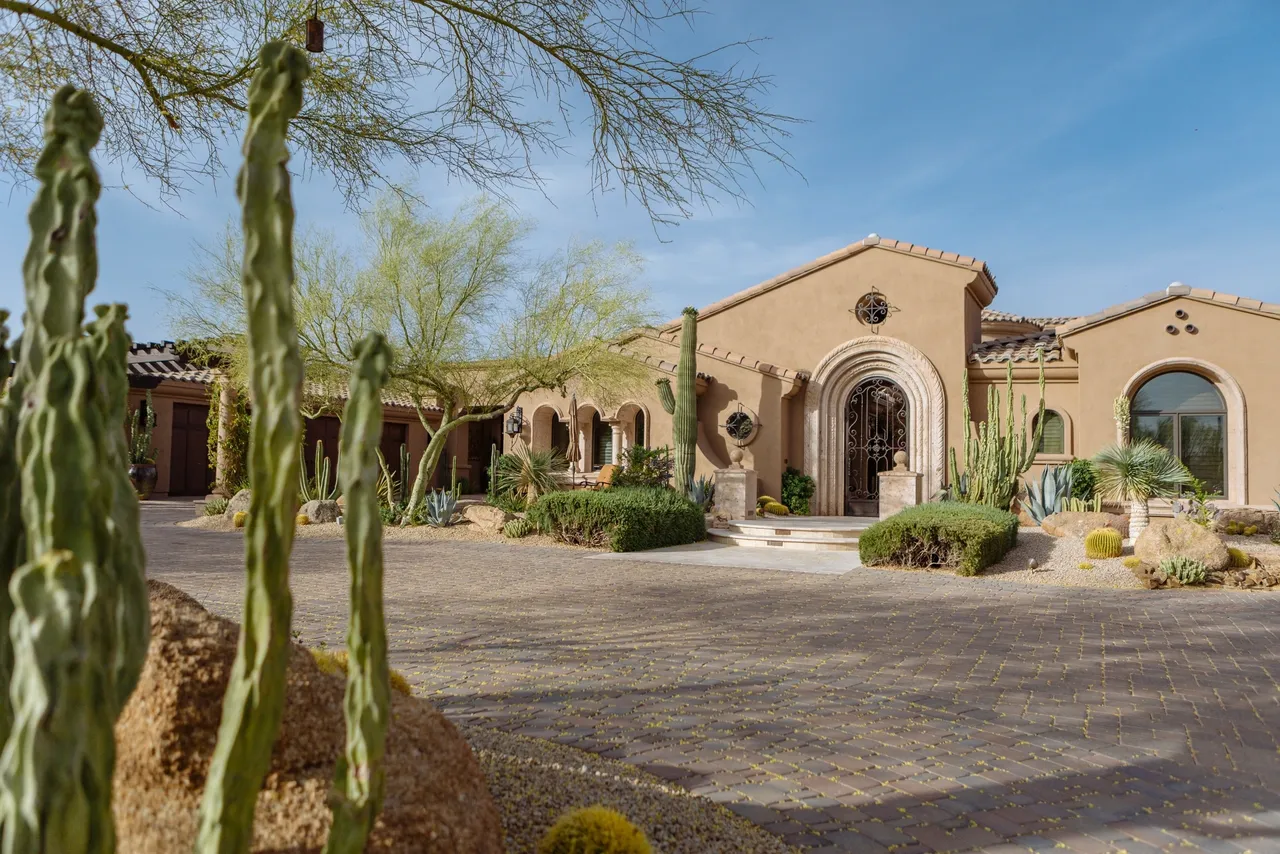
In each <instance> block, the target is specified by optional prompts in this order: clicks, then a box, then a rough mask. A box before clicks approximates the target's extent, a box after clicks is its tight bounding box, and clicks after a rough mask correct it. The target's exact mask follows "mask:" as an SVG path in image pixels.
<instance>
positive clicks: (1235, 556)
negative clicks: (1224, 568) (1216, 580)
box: [1227, 546, 1253, 569]
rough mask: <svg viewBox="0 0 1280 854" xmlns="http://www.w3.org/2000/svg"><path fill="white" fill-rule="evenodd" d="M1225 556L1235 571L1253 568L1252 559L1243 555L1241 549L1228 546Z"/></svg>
mask: <svg viewBox="0 0 1280 854" xmlns="http://www.w3.org/2000/svg"><path fill="white" fill-rule="evenodd" d="M1227 555H1228V556H1229V557H1230V558H1231V566H1232V567H1234V568H1235V569H1248V568H1249V567H1251V566H1253V558H1251V557H1249V555H1247V554H1245V552H1244V551H1243V550H1242V549H1238V548H1235V547H1234V546H1228V547H1227Z"/></svg>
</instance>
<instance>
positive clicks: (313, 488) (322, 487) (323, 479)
mask: <svg viewBox="0 0 1280 854" xmlns="http://www.w3.org/2000/svg"><path fill="white" fill-rule="evenodd" d="M304 460H305V457H303V449H302V446H301V445H299V446H298V494H299V495H300V496H301V497H302V503H304V504H305V503H306V502H308V501H315V500H319V501H332V500H334V499H335V498H337V497H338V484H337V482H336V481H334V479H333V469H332V467H331V464H330V462H329V458H328V457H327V456H325V453H324V439H316V448H315V460H314V461H313V462H312V469H311V470H312V471H314V472H315V477H307V466H306V463H305V461H304Z"/></svg>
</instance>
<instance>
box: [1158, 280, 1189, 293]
mask: <svg viewBox="0 0 1280 854" xmlns="http://www.w3.org/2000/svg"><path fill="white" fill-rule="evenodd" d="M1164 292H1165V293H1166V294H1169V295H1170V296H1172V295H1174V294H1184V295H1185V294H1189V293H1191V288H1190V287H1188V286H1187V285H1184V284H1182V282H1174V283H1173V284H1171V285H1169V287H1167V288H1165V289H1164Z"/></svg>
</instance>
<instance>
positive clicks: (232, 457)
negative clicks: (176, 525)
mask: <svg viewBox="0 0 1280 854" xmlns="http://www.w3.org/2000/svg"><path fill="white" fill-rule="evenodd" d="M185 349H188V348H184V350H185ZM194 358H195V360H196V361H199V356H198V355H197V356H195V357H194ZM226 382H227V381H226V380H222V381H220V382H219V384H218V385H217V386H216V388H217V389H218V392H217V393H215V394H213V395H212V396H211V405H210V407H209V417H208V418H206V419H205V427H206V428H207V429H208V431H209V468H210V469H211V470H213V471H214V472H217V476H218V477H219V478H220V480H219V481H218V483H217V487H218V488H219V489H221V490H222V491H223V492H225V493H226V494H227V495H235V494H236V493H237V492H239V491H240V490H242V489H250V488H251V487H250V484H249V471H248V468H247V467H246V464H247V462H248V461H247V455H248V453H249V404H248V400H249V396H248V395H247V394H242V393H239V392H237V391H236V390H235V388H234V386H230V387H229V388H228V392H229V394H230V398H231V403H230V405H229V406H227V412H226V414H225V417H226V431H225V432H226V435H225V436H222V439H221V442H222V457H221V463H222V464H221V466H219V464H218V463H219V457H218V442H219V438H218V437H219V436H220V435H221V434H220V432H219V431H220V430H221V429H222V427H221V425H222V419H223V417H224V415H223V411H222V410H223V400H222V389H223V383H226Z"/></svg>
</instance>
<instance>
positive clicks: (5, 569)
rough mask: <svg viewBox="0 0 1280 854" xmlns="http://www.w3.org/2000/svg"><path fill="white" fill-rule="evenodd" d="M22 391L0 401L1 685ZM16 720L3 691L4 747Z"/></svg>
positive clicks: (18, 496)
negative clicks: (6, 591) (5, 592)
mask: <svg viewBox="0 0 1280 854" xmlns="http://www.w3.org/2000/svg"><path fill="white" fill-rule="evenodd" d="M8 319H9V312H7V311H4V310H3V309H0V387H2V386H3V385H4V381H5V380H6V379H8V378H9V371H10V366H11V365H12V364H13V361H12V360H13V356H12V354H11V353H10V351H9V327H8V326H6V325H5V321H7V320H8ZM20 399H21V392H20V391H19V390H18V388H17V386H16V384H15V386H14V387H12V388H10V390H9V394H8V396H7V397H4V398H0V685H8V684H9V675H10V674H11V673H12V672H13V648H12V647H11V646H10V645H9V617H10V615H12V613H13V601H12V600H11V599H10V598H9V597H8V596H5V595H4V591H5V590H8V589H9V579H10V578H12V577H13V573H14V570H16V569H17V568H18V564H20V563H21V562H22V558H23V556H24V554H25V548H24V546H23V540H24V533H23V530H22V511H21V502H22V489H21V487H20V485H19V482H18V448H17V439H18V435H17V434H18V415H19V413H20V412H21V411H22V408H21V404H20V403H19V400H20ZM11 722H12V717H11V715H10V710H9V692H8V691H0V744H3V742H4V739H6V738H8V736H9V724H10V723H11Z"/></svg>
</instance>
